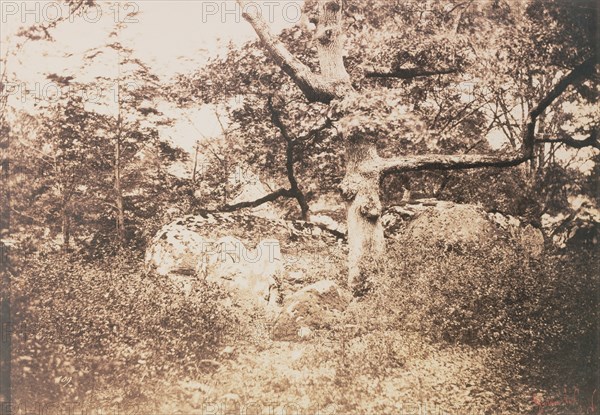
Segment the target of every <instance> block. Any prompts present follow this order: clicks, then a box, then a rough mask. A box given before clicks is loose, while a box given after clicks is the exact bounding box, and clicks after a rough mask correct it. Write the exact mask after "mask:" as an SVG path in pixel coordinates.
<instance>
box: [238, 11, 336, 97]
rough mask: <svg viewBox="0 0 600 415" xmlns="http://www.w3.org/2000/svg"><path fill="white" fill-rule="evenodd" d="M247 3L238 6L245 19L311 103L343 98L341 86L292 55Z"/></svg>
mask: <svg viewBox="0 0 600 415" xmlns="http://www.w3.org/2000/svg"><path fill="white" fill-rule="evenodd" d="M246 3H247V2H246V1H245V0H238V4H239V5H240V7H241V8H242V9H243V10H244V13H243V16H244V19H246V21H248V23H250V25H252V28H254V31H255V32H256V34H257V35H258V37H259V38H260V40H261V42H262V43H263V46H264V47H265V49H266V50H267V51H268V52H269V54H270V55H271V58H272V59H273V60H274V61H275V63H276V64H277V65H278V66H279V67H280V68H281V69H282V70H283V71H284V72H285V73H286V74H288V75H289V76H290V78H292V80H293V81H294V83H295V84H296V85H297V86H298V88H300V90H301V91H302V93H303V94H304V96H305V97H306V98H307V99H308V100H309V101H311V102H324V103H329V102H330V101H331V100H332V99H334V98H336V97H338V96H342V93H341V92H340V91H339V89H340V86H341V85H340V84H338V83H334V82H327V81H325V80H324V79H323V78H322V77H321V76H319V75H317V74H315V73H313V72H312V71H311V70H310V68H309V67H308V66H306V65H305V64H304V63H302V62H301V61H300V60H299V59H298V58H296V57H295V56H294V55H292V54H291V53H290V52H289V51H288V50H287V48H286V47H285V45H284V44H283V43H282V42H281V41H280V40H279V39H277V38H276V37H275V36H273V34H272V33H271V32H270V30H269V28H268V26H267V24H266V23H265V21H264V19H263V18H262V16H261V15H260V14H259V13H257V10H256V6H252V5H251V4H248V5H247V7H245V6H246Z"/></svg>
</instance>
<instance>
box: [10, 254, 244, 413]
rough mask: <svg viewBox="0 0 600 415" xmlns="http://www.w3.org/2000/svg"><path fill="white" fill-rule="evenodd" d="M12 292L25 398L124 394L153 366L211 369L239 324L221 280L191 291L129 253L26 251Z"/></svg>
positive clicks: (148, 377) (158, 369) (150, 374)
mask: <svg viewBox="0 0 600 415" xmlns="http://www.w3.org/2000/svg"><path fill="white" fill-rule="evenodd" d="M12 292H13V296H14V299H13V316H14V317H13V320H14V325H13V333H14V337H13V338H14V340H13V356H14V367H13V377H14V379H15V381H14V390H15V396H16V399H17V401H21V402H29V403H31V402H34V401H35V402H40V401H52V402H54V401H57V400H59V401H65V400H81V399H84V398H86V397H89V396H90V394H96V393H98V391H101V390H103V389H107V388H110V389H111V390H112V391H117V393H118V394H119V396H120V398H118V399H129V400H135V399H137V398H143V396H142V395H143V394H144V386H146V384H149V383H150V382H151V381H152V379H156V378H157V377H158V376H157V375H160V377H161V378H164V377H168V376H169V374H174V375H176V376H185V375H193V374H194V373H199V372H201V371H204V370H206V364H209V363H210V359H211V358H212V357H213V356H215V355H216V354H217V353H218V351H219V346H220V345H221V344H222V343H223V342H224V341H225V339H226V338H227V336H232V335H234V334H235V333H234V328H235V327H237V323H236V313H235V312H234V311H233V310H231V309H228V308H227V307H225V306H224V305H223V304H224V303H226V302H224V301H223V300H224V299H225V297H226V294H225V293H224V292H223V291H221V290H220V289H219V288H218V287H216V286H213V285H210V284H208V283H203V282H199V283H198V284H197V285H196V287H195V289H194V291H193V292H192V293H191V295H190V296H188V297H185V296H183V295H182V293H181V292H180V291H178V290H177V289H176V288H174V286H173V284H171V283H170V282H169V281H168V280H167V279H166V278H161V277H158V276H153V275H146V273H145V272H144V271H143V264H142V262H141V260H140V259H139V258H138V257H136V256H134V255H133V254H127V253H122V254H120V255H119V256H117V257H113V258H110V260H108V259H107V260H105V261H103V262H98V263H84V262H80V261H78V260H77V259H76V258H66V257H60V256H47V257H33V258H29V259H27V260H26V261H24V263H23V264H20V270H19V272H17V273H16V277H14V278H13V284H12ZM207 362H208V363H207Z"/></svg>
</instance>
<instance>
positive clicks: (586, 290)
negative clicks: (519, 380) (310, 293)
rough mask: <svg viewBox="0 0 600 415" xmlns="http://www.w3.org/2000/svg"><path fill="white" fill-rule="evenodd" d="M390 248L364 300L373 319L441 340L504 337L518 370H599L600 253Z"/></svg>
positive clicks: (586, 373)
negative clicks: (539, 256) (538, 256)
mask: <svg viewBox="0 0 600 415" xmlns="http://www.w3.org/2000/svg"><path fill="white" fill-rule="evenodd" d="M390 248H391V249H390V250H389V252H390V257H389V258H388V266H387V275H386V278H384V279H383V282H381V283H380V286H379V287H378V289H377V290H376V292H375V293H374V294H373V296H372V297H371V298H370V299H368V300H367V302H368V304H366V305H365V306H364V307H361V310H363V311H365V312H366V315H363V316H362V317H361V318H362V319H363V320H364V321H370V322H371V323H372V322H375V323H376V324H377V325H378V326H380V327H381V326H382V325H383V326H388V327H404V328H409V329H413V330H414V331H418V332H420V333H422V334H425V335H427V336H428V337H429V338H431V339H432V340H434V341H438V342H444V343H462V344H466V345H471V346H500V348H501V350H502V352H503V353H505V354H504V358H503V359H504V360H505V361H508V360H511V361H512V363H516V362H519V363H518V364H513V365H512V366H511V367H512V368H513V369H514V371H512V372H511V373H510V375H511V376H512V375H514V376H523V375H525V376H530V377H535V378H538V379H541V378H546V379H548V378H550V377H552V376H562V379H561V382H562V381H566V378H565V377H564V376H570V374H572V375H575V376H577V377H578V378H579V379H576V380H574V381H575V382H577V384H582V383H585V382H587V381H589V380H591V379H594V377H596V379H597V376H598V356H597V354H598V338H597V336H596V334H595V333H597V330H598V328H597V324H598V321H599V320H600V319H599V317H600V316H599V307H598V305H599V304H598V302H599V298H600V297H599V291H598V290H599V287H600V285H599V284H598V282H599V281H598V279H599V277H598V273H597V272H596V269H597V268H596V267H595V266H594V264H597V258H595V257H594V256H593V255H592V256H588V255H587V254H583V253H570V254H569V255H568V256H558V255H557V256H550V255H547V256H546V257H545V258H543V260H541V261H535V260H532V259H531V258H528V257H526V256H525V255H522V254H520V253H519V251H516V250H515V249H514V247H511V246H510V245H508V244H504V243H501V242H498V241H496V242H495V243H493V244H491V243H490V244H488V245H485V243H483V245H481V246H479V247H463V249H444V248H443V247H439V246H435V245H427V244H425V243H422V244H416V243H415V241H414V240H398V241H396V242H395V245H393V246H392V247H390ZM368 310H373V311H368ZM369 314H371V316H369ZM549 365H550V366H551V367H552V368H553V369H552V370H551V371H549V370H548V367H549ZM559 366H561V367H560V368H559Z"/></svg>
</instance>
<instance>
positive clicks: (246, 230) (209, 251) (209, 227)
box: [145, 213, 344, 306]
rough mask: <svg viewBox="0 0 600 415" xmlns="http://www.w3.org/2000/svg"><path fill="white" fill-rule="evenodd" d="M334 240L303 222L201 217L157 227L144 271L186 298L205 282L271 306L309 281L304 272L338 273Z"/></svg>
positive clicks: (337, 249) (338, 257) (339, 257)
mask: <svg viewBox="0 0 600 415" xmlns="http://www.w3.org/2000/svg"><path fill="white" fill-rule="evenodd" d="M336 241H337V239H336V237H335V236H334V235H333V234H332V233H330V232H327V231H324V230H323V229H321V228H320V227H319V226H317V225H313V224H310V223H307V222H302V221H283V220H278V219H269V218H264V217H257V216H253V215H237V214H210V213H207V214H201V215H194V216H192V215H189V216H185V217H182V218H180V219H177V220H175V221H173V222H171V223H169V224H167V225H165V226H163V227H162V228H161V229H160V230H159V231H158V232H157V234H156V236H155V237H154V238H153V239H152V241H151V243H150V244H149V246H148V249H147V250H146V258H145V260H146V265H147V267H148V269H149V270H152V271H153V272H155V273H156V274H158V275H162V276H166V277H168V278H169V279H170V280H171V281H172V282H173V283H175V284H176V285H178V286H179V287H180V288H181V289H182V290H183V291H184V292H186V293H189V292H190V290H191V289H192V287H193V284H194V282H195V281H198V279H205V280H208V281H212V282H216V283H217V284H219V285H220V286H222V287H224V288H226V289H227V290H228V291H231V292H232V293H234V294H235V295H236V296H237V298H239V299H243V300H244V301H251V302H253V303H255V304H263V305H268V306H273V304H274V302H276V301H277V299H278V298H279V297H280V293H281V291H282V290H283V291H287V292H289V291H290V290H291V288H290V286H294V285H297V284H298V283H307V282H310V281H307V280H306V278H305V274H307V273H308V272H309V271H311V270H315V269H318V270H323V271H325V272H327V270H330V271H331V272H332V273H333V272H340V271H341V270H340V267H339V266H338V265H337V264H339V262H340V261H342V260H343V257H344V253H343V248H342V246H341V244H340V243H339V242H336ZM334 257H335V260H334V259H333V258H334ZM288 276H290V278H287V277H288Z"/></svg>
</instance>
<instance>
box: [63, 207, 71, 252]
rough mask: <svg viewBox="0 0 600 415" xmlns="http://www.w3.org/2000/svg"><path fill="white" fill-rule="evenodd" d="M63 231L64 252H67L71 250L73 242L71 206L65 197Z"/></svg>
mask: <svg viewBox="0 0 600 415" xmlns="http://www.w3.org/2000/svg"><path fill="white" fill-rule="evenodd" d="M60 216H61V233H62V236H63V243H62V252H63V254H66V253H67V252H68V251H69V245H70V244H71V221H70V220H69V208H68V202H67V201H66V200H64V199H63V206H62V209H61V213H60Z"/></svg>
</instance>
